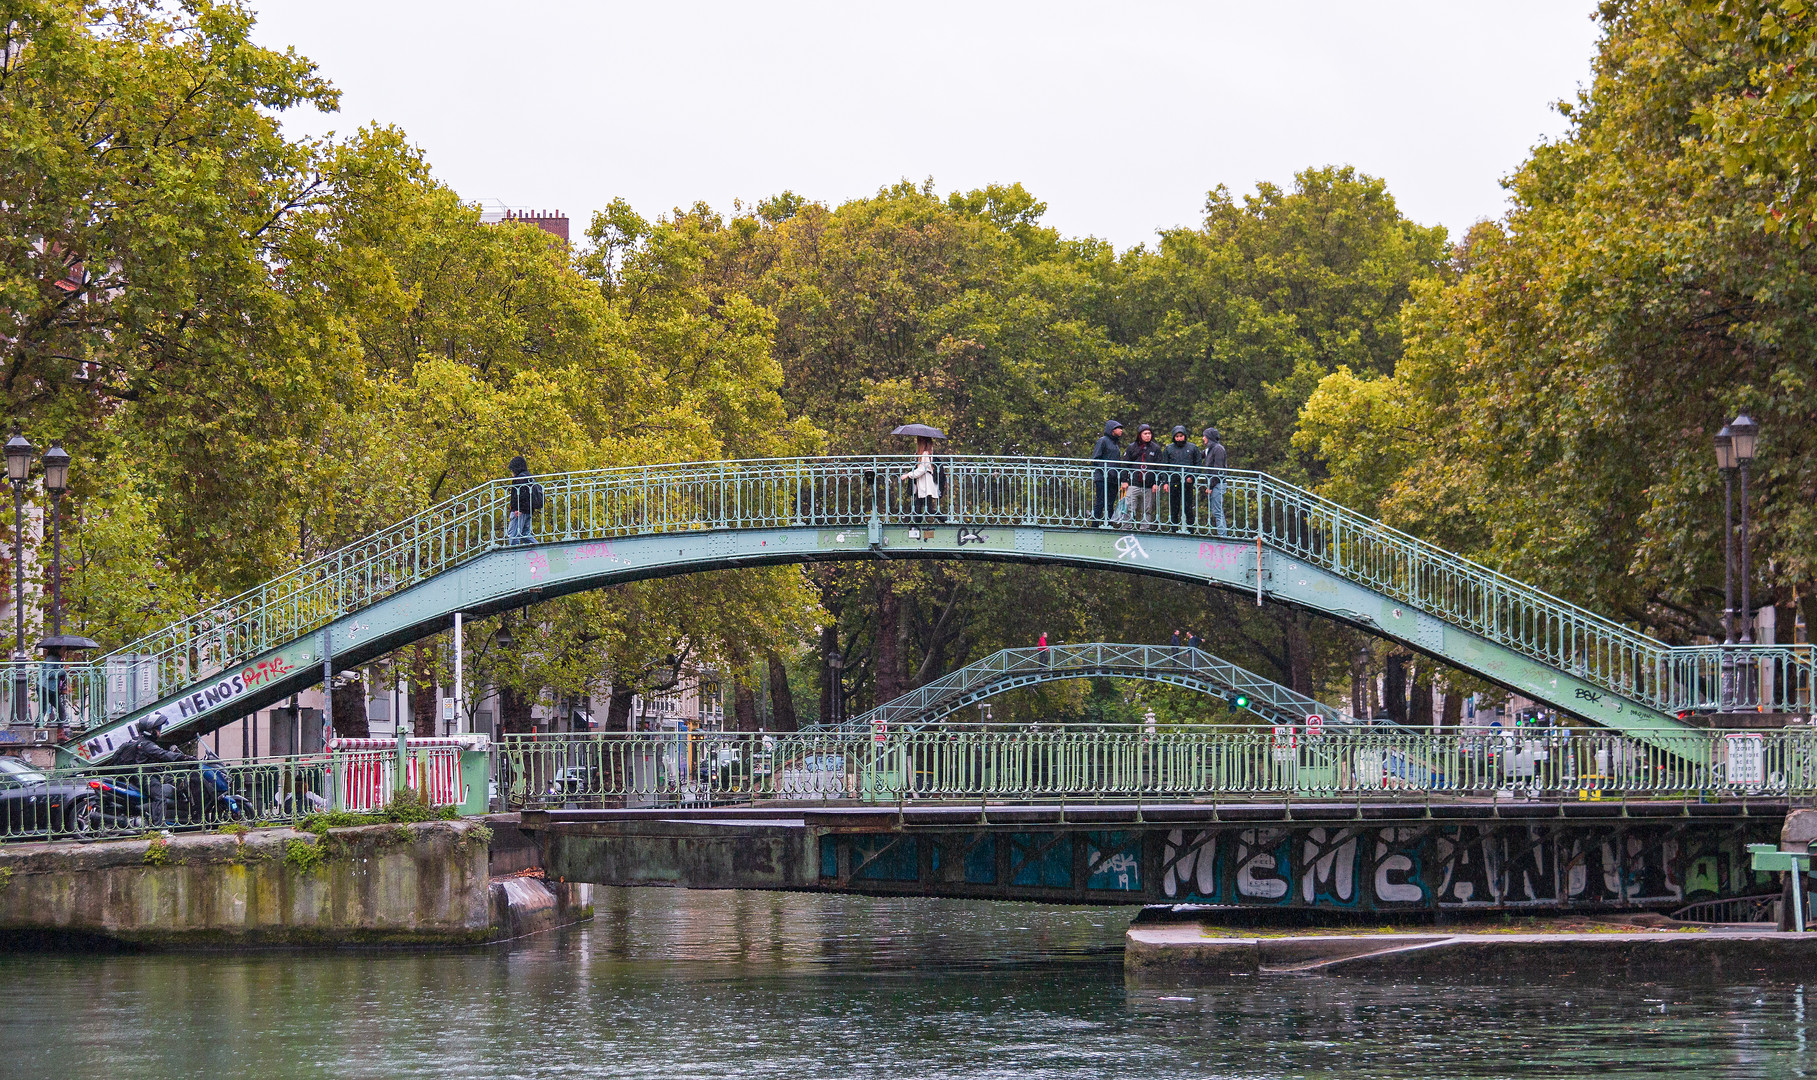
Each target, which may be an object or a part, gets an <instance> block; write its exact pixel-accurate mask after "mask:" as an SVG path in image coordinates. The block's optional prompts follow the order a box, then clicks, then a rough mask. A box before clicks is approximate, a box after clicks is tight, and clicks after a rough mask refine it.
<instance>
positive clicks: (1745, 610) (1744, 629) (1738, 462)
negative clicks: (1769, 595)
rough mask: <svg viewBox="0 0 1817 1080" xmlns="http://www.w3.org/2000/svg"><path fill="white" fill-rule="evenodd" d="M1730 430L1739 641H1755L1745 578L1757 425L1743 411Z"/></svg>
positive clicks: (1748, 561)
mask: <svg viewBox="0 0 1817 1080" xmlns="http://www.w3.org/2000/svg"><path fill="white" fill-rule="evenodd" d="M1729 432H1730V434H1731V436H1732V437H1733V441H1734V448H1735V466H1736V468H1737V469H1739V470H1740V472H1741V643H1742V644H1743V645H1752V644H1753V643H1754V608H1753V605H1752V603H1751V601H1750V598H1749V596H1748V578H1749V577H1750V576H1752V574H1751V570H1752V560H1751V559H1750V558H1749V556H1748V548H1749V544H1748V465H1749V464H1751V463H1752V462H1753V460H1754V449H1755V444H1756V443H1757V442H1758V441H1759V439H1760V425H1759V424H1756V423H1755V422H1754V421H1753V420H1751V419H1749V418H1748V416H1747V414H1746V413H1743V414H1742V415H1740V416H1737V417H1736V418H1735V419H1733V420H1731V421H1729Z"/></svg>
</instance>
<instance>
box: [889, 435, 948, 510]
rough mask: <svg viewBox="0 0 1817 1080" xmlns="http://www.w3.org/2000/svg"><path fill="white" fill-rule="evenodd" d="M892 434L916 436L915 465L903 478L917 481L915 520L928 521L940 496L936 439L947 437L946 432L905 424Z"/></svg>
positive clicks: (915, 489) (915, 488)
mask: <svg viewBox="0 0 1817 1080" xmlns="http://www.w3.org/2000/svg"><path fill="white" fill-rule="evenodd" d="M890 434H891V435H913V436H914V437H915V458H916V461H915V467H914V468H912V469H910V470H909V471H908V472H905V473H903V474H902V479H903V480H913V481H914V482H915V487H914V498H915V511H914V520H915V521H916V522H921V521H926V520H928V518H929V517H931V516H932V515H933V512H934V504H935V503H936V502H937V501H938V500H939V498H940V477H939V475H938V474H937V473H936V472H935V470H934V440H935V439H944V438H946V433H945V432H943V431H941V430H940V429H939V428H932V427H928V426H927V425H926V424H904V425H902V426H901V427H899V428H897V429H896V430H895V431H892V432H890Z"/></svg>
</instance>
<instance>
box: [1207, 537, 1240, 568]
mask: <svg viewBox="0 0 1817 1080" xmlns="http://www.w3.org/2000/svg"><path fill="white" fill-rule="evenodd" d="M1248 550H1249V549H1248V548H1245V547H1242V546H1240V545H1237V544H1213V543H1201V544H1200V545H1199V561H1201V562H1208V563H1210V564H1211V565H1213V566H1217V567H1225V566H1235V565H1237V562H1238V560H1239V559H1240V558H1241V557H1242V555H1243V554H1244V553H1245V552H1247V551H1248Z"/></svg>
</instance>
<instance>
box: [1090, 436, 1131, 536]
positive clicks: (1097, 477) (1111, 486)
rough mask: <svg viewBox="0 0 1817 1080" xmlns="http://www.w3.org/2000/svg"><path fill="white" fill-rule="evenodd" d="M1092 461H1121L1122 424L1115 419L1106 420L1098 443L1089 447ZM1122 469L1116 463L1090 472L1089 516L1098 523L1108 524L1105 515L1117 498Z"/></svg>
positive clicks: (1119, 462) (1120, 462)
mask: <svg viewBox="0 0 1817 1080" xmlns="http://www.w3.org/2000/svg"><path fill="white" fill-rule="evenodd" d="M1091 459H1092V460H1093V461H1104V462H1116V463H1117V464H1122V461H1123V425H1122V424H1120V423H1118V422H1117V421H1115V420H1107V421H1105V424H1104V434H1102V435H1100V436H1098V443H1097V445H1096V446H1093V447H1092V448H1091ZM1121 476H1122V470H1121V469H1118V468H1117V467H1116V465H1110V466H1107V467H1104V468H1099V469H1095V470H1093V471H1092V474H1091V517H1092V520H1093V521H1095V522H1097V523H1098V524H1099V525H1108V524H1109V521H1108V519H1107V515H1108V514H1109V513H1110V509H1111V506H1112V505H1113V504H1114V503H1115V501H1116V499H1117V491H1118V488H1119V487H1120V486H1121V479H1120V477H1121Z"/></svg>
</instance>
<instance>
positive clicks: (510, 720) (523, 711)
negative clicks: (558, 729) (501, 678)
mask: <svg viewBox="0 0 1817 1080" xmlns="http://www.w3.org/2000/svg"><path fill="white" fill-rule="evenodd" d="M533 704H534V702H532V701H531V700H530V695H529V694H526V693H524V692H523V691H522V690H516V689H513V688H512V687H509V686H501V687H499V688H498V730H499V733H500V734H503V735H528V734H530V732H531V729H532V727H533V725H532V724H531V723H530V706H531V705H533Z"/></svg>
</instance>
